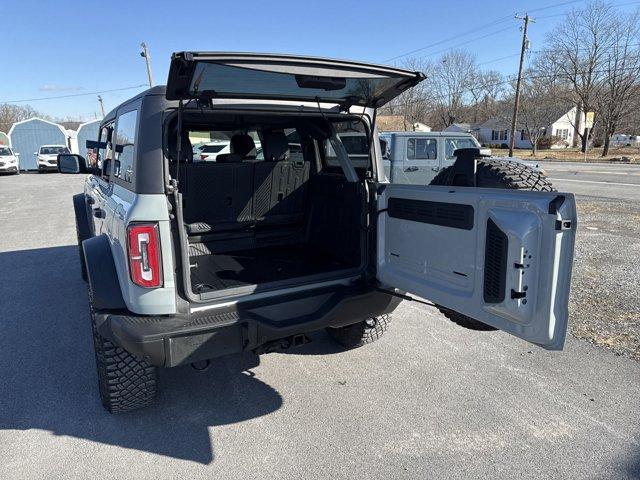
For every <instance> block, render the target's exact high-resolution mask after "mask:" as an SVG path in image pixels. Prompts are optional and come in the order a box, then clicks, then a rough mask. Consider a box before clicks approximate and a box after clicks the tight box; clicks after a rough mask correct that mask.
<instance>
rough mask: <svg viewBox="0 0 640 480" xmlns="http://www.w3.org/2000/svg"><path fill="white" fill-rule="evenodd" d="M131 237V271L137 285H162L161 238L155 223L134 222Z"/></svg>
mask: <svg viewBox="0 0 640 480" xmlns="http://www.w3.org/2000/svg"><path fill="white" fill-rule="evenodd" d="M127 238H128V239H129V272H130V274H131V280H132V281H133V283H135V284H136V285H140V286H141V287H145V288H155V287H159V286H161V285H162V269H161V261H160V259H161V254H160V238H159V236H158V225H157V224H155V223H132V224H131V225H129V227H128V228H127Z"/></svg>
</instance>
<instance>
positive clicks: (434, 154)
mask: <svg viewBox="0 0 640 480" xmlns="http://www.w3.org/2000/svg"><path fill="white" fill-rule="evenodd" d="M437 158H438V142H437V140H436V139H435V138H410V139H408V140H407V160H435V159H437Z"/></svg>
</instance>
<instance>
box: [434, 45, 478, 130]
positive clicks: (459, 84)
mask: <svg viewBox="0 0 640 480" xmlns="http://www.w3.org/2000/svg"><path fill="white" fill-rule="evenodd" d="M476 78H477V66H476V60H475V56H473V55H471V54H470V53H468V52H465V51H462V50H454V51H452V52H449V53H446V54H445V55H443V56H442V57H441V58H440V60H439V61H438V62H436V63H434V64H433V67H432V70H431V71H430V72H428V76H427V81H426V82H425V83H426V84H427V85H426V87H427V88H429V89H430V91H431V92H433V101H434V106H435V113H436V115H437V117H438V119H439V121H440V123H441V125H442V126H444V127H445V128H446V127H448V126H449V125H451V124H452V123H454V122H456V121H460V120H461V117H462V114H463V111H464V107H465V106H466V105H467V104H469V103H470V102H469V98H470V91H471V86H472V85H473V83H474V79H476Z"/></svg>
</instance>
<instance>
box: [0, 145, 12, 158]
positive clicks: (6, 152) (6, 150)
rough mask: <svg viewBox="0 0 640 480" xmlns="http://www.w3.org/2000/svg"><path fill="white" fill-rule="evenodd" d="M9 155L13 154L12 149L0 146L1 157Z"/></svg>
mask: <svg viewBox="0 0 640 480" xmlns="http://www.w3.org/2000/svg"><path fill="white" fill-rule="evenodd" d="M8 155H11V150H9V148H7V147H0V157H6V156H8Z"/></svg>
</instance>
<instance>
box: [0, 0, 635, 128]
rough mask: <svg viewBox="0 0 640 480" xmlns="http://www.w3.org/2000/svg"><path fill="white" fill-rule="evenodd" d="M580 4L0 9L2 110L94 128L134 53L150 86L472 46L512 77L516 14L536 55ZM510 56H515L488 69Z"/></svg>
mask: <svg viewBox="0 0 640 480" xmlns="http://www.w3.org/2000/svg"><path fill="white" fill-rule="evenodd" d="M614 3H617V4H623V3H629V2H628V1H625V0H616V1H615V2H614ZM634 3H640V2H634ZM585 4H586V2H585V1H574V2H567V1H566V0H558V1H556V2H552V1H551V0H542V1H532V0H529V1H524V0H516V1H510V2H507V1H482V2H481V1H479V0H475V1H471V0H458V1H447V2H442V1H425V0H422V1H404V0H403V1H392V2H390V1H384V2H383V1H380V0H368V1H353V2H351V1H348V0H342V1H334V0H324V1H319V2H314V1H309V0H302V1H289V0H287V1H279V2H276V1H269V2H266V1H262V2H259V1H252V0H242V1H236V2H218V1H208V2H207V1H204V2H202V1H201V2H185V1H175V0H173V1H164V0H160V1H153V2H151V1H148V2H147V1H135V0H130V1H119V0H117V1H113V0H103V1H100V2H97V1H92V0H69V1H64V2H63V1H44V0H43V1H32V0H0V18H2V25H3V27H2V30H1V32H2V34H1V35H0V38H2V40H3V42H2V43H3V47H4V52H3V55H2V58H3V60H2V64H0V65H1V66H2V68H0V103H1V102H4V101H13V100H20V99H34V98H43V97H51V96H60V95H77V94H87V95H83V96H76V97H72V98H64V99H55V100H42V101H29V102H24V103H28V104H30V105H31V106H33V107H34V108H36V109H37V110H39V111H42V112H44V113H46V114H49V115H52V116H55V117H67V116H71V117H74V118H75V117H81V118H83V119H93V118H94V116H95V115H96V114H97V113H98V112H99V105H98V102H97V98H96V95H93V94H92V95H89V93H91V92H96V91H104V90H111V89H119V88H125V87H131V86H136V85H141V84H145V83H146V82H147V74H146V69H145V64H144V59H142V58H141V57H140V55H139V51H140V42H141V41H145V42H146V43H147V45H148V46H149V48H150V50H151V56H152V61H153V71H154V77H155V81H156V83H158V84H161V83H165V82H166V78H167V71H168V66H169V58H170V55H171V52H174V51H181V50H226V51H259V52H279V53H298V54H309V55H320V56H330V57H337V58H346V59H355V60H363V61H369V62H380V63H389V62H387V61H388V60H389V59H391V58H393V57H396V56H398V55H400V54H403V53H405V52H409V51H412V50H416V49H419V48H422V47H424V46H428V45H432V44H434V43H437V42H442V43H441V44H439V45H435V46H433V47H431V48H428V49H424V50H421V51H419V52H416V53H415V54H413V55H414V56H423V57H434V56H435V57H437V56H439V55H441V54H442V51H443V50H445V49H448V48H451V47H454V46H456V45H458V44H461V43H464V42H469V43H466V44H465V45H461V46H460V48H464V49H467V50H468V51H470V52H472V53H475V54H476V55H477V59H478V62H479V63H483V62H489V63H486V64H484V65H482V68H492V69H496V70H499V71H501V72H503V73H505V74H511V73H513V72H515V71H516V69H517V60H518V59H517V53H518V52H519V48H520V38H521V37H520V35H521V34H520V31H519V29H518V27H519V22H518V21H516V20H515V19H513V14H514V13H516V12H524V11H527V10H528V11H532V10H536V11H532V13H531V14H532V16H534V17H536V16H537V17H539V20H538V21H537V23H535V24H533V25H532V26H531V27H530V35H529V38H530V39H531V41H532V44H533V45H532V48H534V49H535V48H539V47H540V46H541V45H542V42H543V39H544V34H545V32H547V31H548V30H549V29H550V28H552V27H553V25H554V24H555V23H557V22H558V21H560V20H561V19H562V17H561V16H558V14H561V13H563V12H565V11H568V10H570V9H571V8H573V7H581V6H583V5H585ZM635 6H637V5H635ZM546 7H550V8H546ZM620 8H625V9H631V8H634V5H629V6H626V5H623V6H622V7H620ZM181 9H184V10H181ZM509 17H511V18H509ZM542 17H546V18H542ZM487 24H490V26H487V27H486V28H482V29H480V28H478V27H481V26H486V25H487ZM476 29H477V30H476ZM470 31H471V33H469V32H470ZM461 33H468V34H467V35H464V36H463V35H460V34H461ZM457 35H459V38H455V39H452V38H451V37H454V36H457ZM482 36H485V38H478V37H482ZM444 40H446V41H444ZM508 55H513V56H511V57H510V58H506V59H503V60H499V61H493V60H495V59H499V58H501V57H505V56H508ZM400 60H401V59H397V60H395V61H396V62H397V61H400ZM391 63H392V62H391ZM141 90H143V88H142V87H139V88H132V89H129V90H125V91H120V92H107V93H103V94H102V97H103V99H104V102H105V108H106V109H107V111H108V110H110V109H111V108H113V107H114V106H117V105H118V104H119V103H120V102H122V101H124V100H126V99H127V98H129V97H130V96H132V95H134V94H136V93H137V92H139V91H141Z"/></svg>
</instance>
